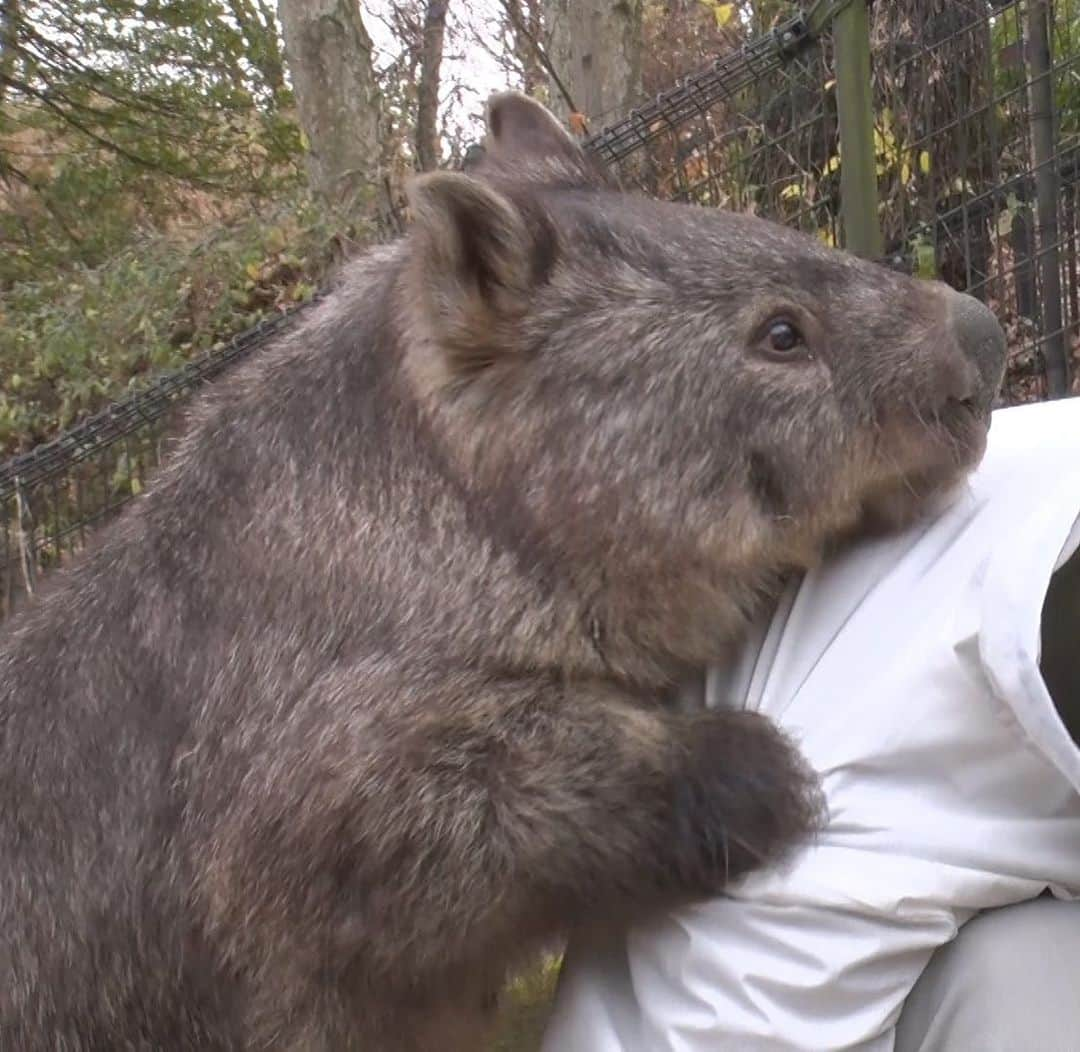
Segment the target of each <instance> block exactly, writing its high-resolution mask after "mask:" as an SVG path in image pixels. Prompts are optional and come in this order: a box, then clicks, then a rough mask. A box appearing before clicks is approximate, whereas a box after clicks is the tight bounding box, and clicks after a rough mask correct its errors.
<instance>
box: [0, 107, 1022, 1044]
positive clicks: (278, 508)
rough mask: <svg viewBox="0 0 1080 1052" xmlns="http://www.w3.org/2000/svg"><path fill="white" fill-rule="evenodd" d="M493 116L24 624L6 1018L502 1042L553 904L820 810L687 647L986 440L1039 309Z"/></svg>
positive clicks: (186, 1036)
mask: <svg viewBox="0 0 1080 1052" xmlns="http://www.w3.org/2000/svg"><path fill="white" fill-rule="evenodd" d="M490 126H491V132H492V134H491V141H490V144H489V151H488V156H487V158H486V159H485V161H484V162H483V164H482V165H481V167H480V168H479V169H478V170H477V172H476V173H475V174H473V175H469V176H465V175H450V174H439V175H433V176H429V177H425V178H424V179H422V180H421V181H419V182H418V183H417V184H415V185H414V187H413V191H412V195H413V204H414V209H415V212H416V217H417V218H416V224H415V228H414V230H413V231H412V233H411V234H410V236H409V237H408V238H407V239H406V240H405V241H404V242H402V243H399V244H396V245H394V246H391V247H389V248H384V249H380V250H377V251H375V252H373V253H371V254H370V255H369V256H368V257H366V258H365V259H363V260H362V261H360V262H359V263H358V264H356V265H355V266H354V268H353V269H352V270H351V272H350V273H349V274H348V276H347V277H346V279H345V281H344V282H343V284H342V287H341V288H340V289H339V290H338V291H337V293H336V294H335V295H334V296H333V297H332V298H331V299H330V301H329V302H328V303H326V304H325V305H324V306H322V307H320V308H318V310H317V311H316V313H315V315H314V316H313V317H312V319H311V320H310V321H309V322H307V323H306V324H304V325H303V326H302V327H301V328H299V329H298V331H296V332H295V333H294V334H292V335H290V336H288V337H286V338H284V339H283V340H282V341H281V342H280V343H279V344H278V346H276V347H275V348H273V349H271V350H269V351H267V352H265V353H264V354H263V355H261V356H260V357H259V359H258V360H257V361H253V362H251V363H250V364H248V365H245V366H243V367H241V368H239V369H237V370H236V373H235V375H233V376H231V377H230V378H228V379H226V380H224V381H222V382H221V383H220V384H218V385H217V386H216V387H215V389H214V390H212V391H211V392H210V393H209V394H207V395H206V396H205V397H203V398H202V399H201V400H200V401H199V403H198V405H197V408H196V409H195V410H194V412H193V414H192V419H191V421H190V424H189V427H188V429H187V431H186V436H185V437H184V439H183V441H182V443H181V446H180V448H179V450H178V452H177V453H176V455H175V456H174V457H173V459H172V461H171V463H170V466H169V467H168V468H167V469H165V470H164V471H163V472H162V473H161V475H160V477H159V478H158V479H157V480H156V481H155V483H154V484H153V485H152V486H151V487H149V489H148V491H147V493H146V494H144V496H143V497H142V498H140V499H139V500H138V501H136V502H135V503H134V504H133V505H132V507H131V508H130V509H129V510H128V511H127V512H126V514H124V515H123V516H122V517H121V519H120V520H119V521H118V522H117V523H116V524H114V525H113V526H112V527H110V528H108V529H106V530H104V531H102V535H101V538H100V541H99V542H98V543H97V545H96V547H95V549H94V550H93V551H92V552H90V553H88V554H87V555H86V557H85V558H83V559H82V560H81V561H80V562H79V563H78V564H77V565H76V566H75V567H73V568H72V569H71V570H70V571H65V572H63V573H58V574H57V575H56V577H55V579H54V581H53V583H52V585H51V586H50V588H49V590H48V594H46V595H45V596H44V597H42V598H41V599H39V601H38V602H36V604H35V605H34V606H33V608H31V609H29V610H28V611H26V612H24V613H23V615H22V616H21V617H20V618H19V619H17V620H16V621H15V622H14V623H12V624H11V625H10V626H8V627H7V628H6V629H5V637H4V638H3V641H2V643H0V972H2V973H3V975H4V977H5V978H4V982H3V984H0V1029H2V1033H3V1035H4V1039H3V1047H4V1048H12V1049H15V1048H17V1049H20V1050H21V1052H46V1050H48V1052H54V1050H56V1049H59V1048H63V1049H65V1050H68V1052H98V1050H102V1052H104V1050H106V1049H107V1050H110V1052H114V1050H125V1049H130V1050H135V1049H146V1050H150V1049H155V1050H160V1049H176V1050H188V1049H191V1050H194V1049H206V1050H210V1052H215V1050H217V1052H224V1050H237V1052H239V1050H255V1049H289V1050H305V1052H315V1050H335V1052H338V1050H349V1049H354V1050H360V1049H363V1050H365V1052H382V1050H388V1052H421V1050H423V1052H433V1050H435V1049H438V1050H439V1052H444V1050H445V1052H449V1050H451V1049H461V1050H465V1049H477V1048H479V1047H480V1045H481V1038H480V1036H479V1035H480V1034H481V1033H482V1032H483V1027H484V1025H485V1020H486V1018H487V1016H488V1014H489V1012H490V1010H491V1007H492V1005H493V1004H494V994H495V992H496V991H497V989H498V987H499V985H500V983H501V982H502V980H503V978H504V976H505V974H506V972H507V970H508V969H509V968H511V967H513V966H514V965H516V964H517V963H519V962H520V961H522V960H523V959H526V958H527V957H528V955H529V954H530V953H532V952H533V951H534V950H535V948H536V947H538V946H540V945H542V944H543V943H544V942H545V940H548V939H550V938H551V937H552V936H553V935H555V934H557V933H559V932H561V931H564V930H566V929H567V928H569V927H573V926H574V925H579V924H585V923H594V922H598V921H607V920H611V921H617V920H619V919H621V918H627V917H637V916H640V915H641V914H642V913H644V912H646V911H648V910H650V909H654V908H658V907H661V906H663V905H665V904H669V903H674V902H677V901H680V900H684V899H687V898H692V897H695V896H705V895H713V894H719V893H721V892H722V891H723V889H724V888H725V886H726V884H727V882H728V881H729V880H730V879H731V878H734V877H737V876H739V875H741V874H743V873H745V872H747V871H749V870H750V869H753V868H754V867H757V866H760V865H766V864H770V863H773V862H776V861H779V860H780V859H782V857H783V855H784V853H785V851H787V850H788V849H790V848H791V847H792V846H794V845H796V844H798V843H799V841H800V839H801V838H802V837H804V836H806V835H808V834H810V833H811V832H812V831H813V829H814V826H815V823H816V821H817V819H818V814H819V801H818V796H817V790H816V783H815V780H814V778H813V776H812V775H810V774H809V773H808V772H806V771H805V770H804V768H803V765H802V762H801V760H800V759H799V757H798V755H797V753H796V752H795V750H794V749H793V748H792V747H791V746H790V745H789V743H788V742H787V741H786V740H785V739H784V738H783V737H782V736H781V735H780V734H779V733H778V732H777V731H776V730H775V729H773V728H772V726H771V725H769V724H768V723H767V722H766V721H764V720H763V719H761V718H759V717H757V716H754V715H752V714H746V713H737V712H716V713H703V712H698V713H686V712H679V711H677V710H676V709H675V707H673V706H672V705H670V704H669V703H668V701H667V699H668V698H669V696H670V691H671V687H672V684H674V683H675V682H676V681H677V680H678V678H679V677H680V676H681V675H682V674H683V672H684V671H685V670H687V669H689V668H694V667H699V666H701V665H703V664H704V663H706V662H708V661H712V660H716V659H718V658H720V657H722V656H723V654H724V650H725V647H726V646H728V645H730V644H731V643H732V641H733V640H735V639H737V638H738V635H739V633H740V631H741V630H742V628H743V626H744V625H745V623H746V619H747V617H748V616H749V615H751V614H752V613H753V612H754V611H755V610H756V609H758V608H759V606H760V604H761V602H762V600H763V599H765V598H767V597H768V596H769V595H770V594H772V593H773V591H774V590H775V588H776V585H777V582H778V581H779V580H780V578H781V576H782V575H783V574H784V573H785V572H786V571H788V570H790V569H793V568H794V569H797V568H799V567H802V566H806V565H808V564H809V563H810V562H811V561H813V560H814V559H816V558H818V557H819V555H820V553H821V551H822V548H823V546H824V545H825V544H826V543H827V542H828V541H829V540H830V539H831V538H835V537H837V536H839V535H841V534H842V533H844V532H845V531H849V530H851V529H853V528H856V527H857V526H858V525H859V524H860V523H862V522H863V521H865V519H866V517H867V516H868V515H871V514H872V515H874V516H877V517H880V516H883V515H884V516H885V517H886V518H887V519H888V521H889V522H891V523H892V522H896V521H899V520H901V519H904V518H906V517H909V516H910V515H912V514H916V513H918V512H919V511H920V510H921V509H923V508H924V507H925V506H926V503H927V502H928V501H929V500H931V499H932V498H933V497H935V496H936V495H937V494H939V493H941V492H942V491H943V490H944V489H945V488H947V487H948V486H950V485H952V484H953V483H954V482H955V481H956V480H957V479H959V478H961V477H962V476H963V474H964V472H965V471H966V470H967V469H968V468H969V467H970V466H971V465H972V464H973V463H974V462H975V461H976V460H978V458H979V456H980V455H981V452H982V448H983V442H984V438H985V428H986V415H985V413H986V409H987V407H988V405H989V402H990V397H991V395H992V392H993V389H994V388H995V387H996V385H997V383H998V381H999V379H1000V374H1001V368H1002V346H1001V341H1000V339H999V337H1000V333H999V332H997V333H995V331H994V327H993V326H992V325H990V324H989V323H988V322H986V318H985V316H983V315H979V314H978V312H976V313H975V315H974V316H969V315H971V310H970V304H967V303H966V301H964V303H962V302H961V299H960V297H957V296H955V295H954V294H952V293H949V292H948V291H947V290H943V289H942V288H939V287H936V286H931V285H926V284H919V283H916V282H913V281H911V280H908V279H906V278H903V277H900V276H898V275H895V274H891V273H888V272H886V271H884V270H881V269H878V268H875V267H872V266H870V265H869V264H865V263H861V262H858V261H856V260H854V259H851V258H849V257H847V256H845V255H842V254H840V253H837V252H832V251H829V250H827V249H825V248H823V247H821V246H820V245H818V244H817V243H816V242H814V241H812V240H809V239H806V238H804V237H802V236H800V235H798V234H795V233H792V232H790V231H787V230H783V229H781V228H779V227H774V226H772V225H771V224H768V223H765V222H762V221H760V220H756V219H752V218H748V217H739V216H734V215H726V214H722V213H712V212H705V211H700V210H695V209H691V208H686V207H678V206H671V205H662V204H656V203H652V202H648V201H644V200H638V199H634V198H630V197H625V196H623V195H621V194H619V193H617V192H615V191H614V190H613V189H611V188H610V187H607V186H605V185H604V183H603V180H602V179H601V177H600V176H599V175H598V174H597V173H596V172H595V171H593V170H592V169H591V167H590V165H589V164H588V162H587V161H586V160H585V158H584V156H583V155H582V154H581V153H580V151H579V149H578V147H577V146H576V145H574V144H573V143H572V142H571V140H570V139H569V138H568V137H566V136H565V135H563V134H562V132H561V131H559V129H558V127H557V125H555V123H554V122H553V121H552V120H551V119H550V118H549V116H548V115H547V114H546V112H545V111H543V110H541V109H540V108H539V107H536V106H534V105H533V104H531V103H529V102H527V101H526V100H524V99H522V98H521V97H519V96H515V95H505V96H499V97H496V98H495V99H494V100H493V101H492V103H491V107H490ZM965 311H967V314H965ZM778 314H783V315H785V316H787V317H790V318H792V319H793V320H794V321H796V322H797V323H798V324H799V326H800V327H801V328H802V330H803V331H804V333H805V335H806V343H805V346H804V347H801V348H799V349H797V350H796V351H795V353H793V354H791V355H788V356H787V357H785V358H780V359H778V358H776V357H775V356H773V355H772V354H771V352H770V350H769V345H768V337H767V336H766V335H763V331H764V330H763V329H762V326H763V325H765V323H766V322H767V320H768V319H769V318H770V317H773V316H775V315H778ZM961 317H963V318H964V321H963V324H961V323H960V322H958V321H957V319H958V318H961ZM972 317H974V320H972Z"/></svg>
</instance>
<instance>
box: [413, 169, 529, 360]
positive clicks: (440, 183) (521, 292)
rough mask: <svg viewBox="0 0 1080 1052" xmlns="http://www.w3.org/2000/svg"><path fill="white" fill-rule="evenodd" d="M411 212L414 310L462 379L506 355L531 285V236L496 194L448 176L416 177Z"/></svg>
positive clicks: (515, 340)
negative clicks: (416, 309)
mask: <svg viewBox="0 0 1080 1052" xmlns="http://www.w3.org/2000/svg"><path fill="white" fill-rule="evenodd" d="M406 192H407V195H408V198H409V204H410V206H411V208H412V211H413V232H412V238H413V243H414V248H413V251H412V262H411V267H412V275H411V276H412V280H413V288H414V292H415V297H416V306H417V307H418V308H419V310H420V311H421V314H422V320H423V322H424V323H425V327H426V329H427V330H428V332H429V334H430V336H431V337H432V339H433V341H434V342H435V343H436V345H437V346H438V347H439V348H440V350H441V351H442V354H443V355H444V358H445V363H444V364H446V365H447V366H448V367H449V368H450V369H451V370H452V371H453V373H454V374H455V376H456V377H458V378H461V377H463V376H465V375H471V374H475V373H476V372H478V371H481V370H483V369H485V368H487V367H488V366H491V365H493V364H495V362H496V361H497V360H499V359H501V358H505V357H506V356H507V355H508V354H512V353H513V352H514V351H515V350H516V349H517V347H518V336H519V333H518V330H517V323H518V321H519V320H520V319H521V317H522V316H523V315H524V313H525V312H526V310H527V309H528V305H529V302H530V300H531V298H532V292H533V289H534V288H535V285H536V280H537V273H538V269H539V268H538V266H537V254H538V252H539V251H540V247H539V246H538V245H537V237H536V235H535V234H534V233H533V232H531V231H530V229H529V226H528V225H527V224H526V222H525V219H524V217H523V216H522V214H521V213H520V212H519V211H518V209H517V208H516V207H515V206H514V205H513V203H512V202H511V201H509V200H508V199H507V198H506V197H504V196H503V195H502V194H499V193H497V192H496V191H495V190H493V189H492V188H491V187H489V186H487V185H485V184H484V183H481V182H480V181H478V180H476V179H473V178H471V177H470V176H467V175H461V174H458V173H453V172H433V173H430V174H428V175H422V176H417V177H416V178H414V179H412V180H411V181H410V183H409V184H408V186H407V187H406Z"/></svg>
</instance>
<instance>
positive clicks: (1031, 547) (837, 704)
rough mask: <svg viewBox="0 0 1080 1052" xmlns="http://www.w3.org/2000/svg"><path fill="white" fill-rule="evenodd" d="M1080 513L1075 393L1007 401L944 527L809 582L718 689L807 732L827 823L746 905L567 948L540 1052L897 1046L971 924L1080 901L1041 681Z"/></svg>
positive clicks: (900, 539)
mask: <svg viewBox="0 0 1080 1052" xmlns="http://www.w3.org/2000/svg"><path fill="white" fill-rule="evenodd" d="M1078 518H1080V400H1074V401H1061V402H1053V403H1047V404H1041V405H1037V406H1024V407H1020V408H1014V409H1006V410H1001V411H999V412H997V413H995V414H994V418H993V425H992V427H991V431H990V442H989V448H988V451H987V454H986V457H985V458H984V461H983V463H982V465H981V466H980V468H979V470H978V471H977V472H976V474H975V475H974V476H973V478H972V480H971V482H970V485H969V486H968V487H967V489H966V490H965V491H964V492H963V493H962V494H961V495H960V496H959V498H958V499H957V500H956V501H955V502H953V503H952V504H951V505H950V506H949V507H948V508H947V509H946V510H945V512H944V513H943V514H941V515H940V516H939V517H937V518H935V519H934V520H933V521H932V522H930V523H929V524H923V525H920V526H919V527H918V528H916V529H913V530H910V531H908V532H906V533H904V534H902V535H900V536H894V537H891V538H887V539H884V540H880V541H873V542H870V543H864V544H862V545H860V546H857V547H856V548H855V549H853V550H852V551H850V552H848V553H846V554H845V555H844V556H842V557H840V558H838V559H836V560H834V561H832V562H830V563H829V564H828V565H826V566H825V567H823V568H822V569H820V570H818V571H815V572H812V573H810V574H809V575H808V576H807V577H806V578H805V579H804V580H803V581H802V582H801V583H800V585H799V586H798V587H795V588H793V589H792V590H791V591H790V592H789V594H788V595H786V596H785V597H784V599H783V601H782V602H781V604H780V606H779V608H778V610H777V612H776V613H775V615H774V616H773V617H772V619H771V622H770V623H769V624H768V625H767V626H766V627H765V630H764V631H763V632H762V633H761V634H760V635H759V638H758V639H756V640H755V641H753V642H752V643H751V644H750V645H749V646H747V648H746V650H745V655H744V658H743V660H742V662H741V665H740V666H739V667H737V668H736V669H734V670H733V672H732V673H730V674H729V677H728V682H726V683H725V682H724V677H722V676H721V675H720V674H719V673H718V672H714V673H713V674H712V676H711V678H710V685H709V696H710V703H711V704H736V705H741V706H744V707H745V708H748V709H756V710H758V711H761V712H764V713H766V714H768V715H769V716H771V717H772V718H773V719H774V720H776V721H777V722H778V723H779V724H781V725H782V726H783V727H784V728H785V729H786V730H787V731H788V732H789V733H791V734H792V735H793V737H794V738H795V739H796V741H797V742H798V743H799V745H800V747H801V749H802V751H803V753H804V754H805V756H806V757H807V759H808V760H809V762H810V763H811V764H812V765H813V766H814V768H815V769H816V770H817V771H818V772H819V773H820V774H821V776H822V779H823V785H824V789H825V793H826V797H827V800H828V806H829V815H830V817H829V822H828V825H827V828H826V829H825V831H824V833H823V834H822V835H821V836H820V837H819V838H818V839H817V840H816V841H815V842H814V843H813V844H812V845H810V846H808V847H807V848H805V849H804V850H802V851H801V852H800V853H799V854H798V855H797V856H796V857H795V859H794V860H793V863H792V864H791V865H789V866H788V867H786V868H785V869H783V870H781V871H770V872H767V873H762V874H756V875H754V876H752V877H750V878H748V879H746V880H744V881H743V882H742V883H740V884H739V885H738V886H736V887H734V888H733V889H732V892H731V896H730V898H725V899H718V900H715V901H711V902H707V903H703V904H701V905H697V906H693V907H690V908H686V909H682V910H679V911H677V912H674V913H671V914H668V915H664V916H659V917H656V918H652V919H649V920H647V921H643V922H642V923H641V924H640V926H638V927H636V928H634V929H633V930H631V931H629V932H627V933H626V934H625V936H623V937H620V938H619V939H617V940H615V941H614V942H613V943H612V944H610V945H604V946H600V945H593V946H586V945H581V944H572V945H571V948H570V950H569V952H568V955H567V964H566V968H565V970H564V974H563V977H562V980H561V982H560V988H559V992H558V996H557V998H556V1006H555V1014H554V1017H553V1019H552V1022H551V1024H550V1026H549V1029H548V1033H547V1036H546V1039H545V1043H544V1046H543V1052H719V1050H727V1049H732V1050H738V1052H774V1050H779V1049H800V1050H807V1052H826V1050H833V1049H837V1050H839V1049H858V1050H860V1052H889V1050H891V1049H892V1048H893V1027H894V1025H895V1022H896V1019H897V1017H898V1015H899V1012H900V1009H901V1007H902V1005H903V1001H904V998H905V997H906V996H907V994H908V992H909V991H910V989H911V987H912V986H913V984H914V983H915V981H916V980H917V979H918V977H919V974H920V973H921V971H922V969H923V967H924V966H925V964H926V962H927V961H928V960H929V958H930V956H931V954H932V953H933V951H934V950H935V949H936V948H937V947H939V946H941V945H942V944H943V943H945V942H947V941H948V940H950V939H951V938H953V936H954V935H955V934H956V932H957V930H958V928H959V926H960V925H962V924H963V923H964V922H965V921H966V920H968V919H969V918H970V917H971V916H973V914H974V913H975V912H976V911H978V910H981V909H986V908H991V907H995V906H1002V905H1006V904H1009V903H1014V902H1020V901H1023V900H1026V899H1030V898H1034V897H1036V896H1037V895H1039V894H1040V893H1041V892H1043V891H1044V890H1045V889H1046V888H1050V889H1051V890H1052V891H1053V892H1054V893H1055V894H1057V895H1059V896H1061V897H1074V896H1076V895H1078V894H1080V793H1078V792H1077V790H1078V789H1080V750H1077V748H1076V747H1075V746H1074V744H1073V742H1072V740H1071V739H1070V737H1069V735H1068V734H1067V732H1066V731H1065V728H1064V727H1063V726H1062V724H1061V721H1060V719H1059V717H1058V715H1057V712H1056V710H1055V708H1054V705H1053V703H1052V701H1051V699H1050V696H1049V694H1048V692H1047V690H1046V687H1045V685H1044V683H1043V680H1042V677H1041V675H1040V673H1039V669H1038V658H1039V640H1040V632H1039V627H1040V615H1041V609H1042V603H1043V600H1044V598H1045V595H1046V589H1047V585H1048V582H1049V580H1050V577H1051V575H1052V573H1053V571H1054V570H1055V568H1056V567H1057V566H1059V565H1060V564H1061V563H1063V562H1064V561H1065V560H1066V559H1067V558H1068V557H1069V555H1071V554H1072V552H1073V551H1075V550H1076V548H1077V546H1078V544H1080V523H1078ZM1077 644H1078V648H1080V640H1077ZM1078 908H1080V907H1078Z"/></svg>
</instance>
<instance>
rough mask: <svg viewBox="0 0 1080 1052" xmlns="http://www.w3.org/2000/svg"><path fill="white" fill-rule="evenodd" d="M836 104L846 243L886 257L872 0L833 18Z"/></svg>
mask: <svg viewBox="0 0 1080 1052" xmlns="http://www.w3.org/2000/svg"><path fill="white" fill-rule="evenodd" d="M833 46H834V49H835V55H836V103H837V109H838V116H839V119H840V218H841V220H842V222H843V231H844V247H845V248H846V249H848V250H849V251H851V252H854V253H855V254H856V255H859V256H865V257H867V258H869V259H877V258H879V257H881V256H882V255H884V251H885V249H884V246H883V244H882V237H881V223H880V220H879V219H878V196H877V164H876V158H875V153H874V93H873V84H872V81H871V79H870V16H869V12H868V10H867V4H866V0H851V2H850V3H848V4H847V5H846V6H845V7H844V8H842V9H841V10H840V11H839V12H838V13H837V15H836V18H835V19H834V21H833Z"/></svg>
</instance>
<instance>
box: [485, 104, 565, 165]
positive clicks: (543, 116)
mask: <svg viewBox="0 0 1080 1052" xmlns="http://www.w3.org/2000/svg"><path fill="white" fill-rule="evenodd" d="M486 123H487V129H488V139H489V144H490V145H489V148H490V149H491V151H492V152H493V153H502V154H512V155H516V156H519V157H528V156H532V157H552V156H562V157H564V158H566V159H568V160H573V161H581V160H583V159H584V154H583V152H582V149H581V147H580V145H578V143H577V141H576V140H575V139H574V138H573V137H572V136H571V135H570V133H569V132H568V131H567V130H566V129H565V128H564V127H563V126H562V125H561V124H560V123H559V122H558V120H557V119H556V118H555V115H554V114H553V113H551V111H550V110H548V109H546V108H545V107H544V106H541V105H540V103H539V102H537V101H536V100H535V99H530V98H529V96H528V95H523V94H522V93H521V92H519V91H502V92H499V93H498V94H496V95H492V96H491V97H490V98H489V99H488V101H487V122H486Z"/></svg>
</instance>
